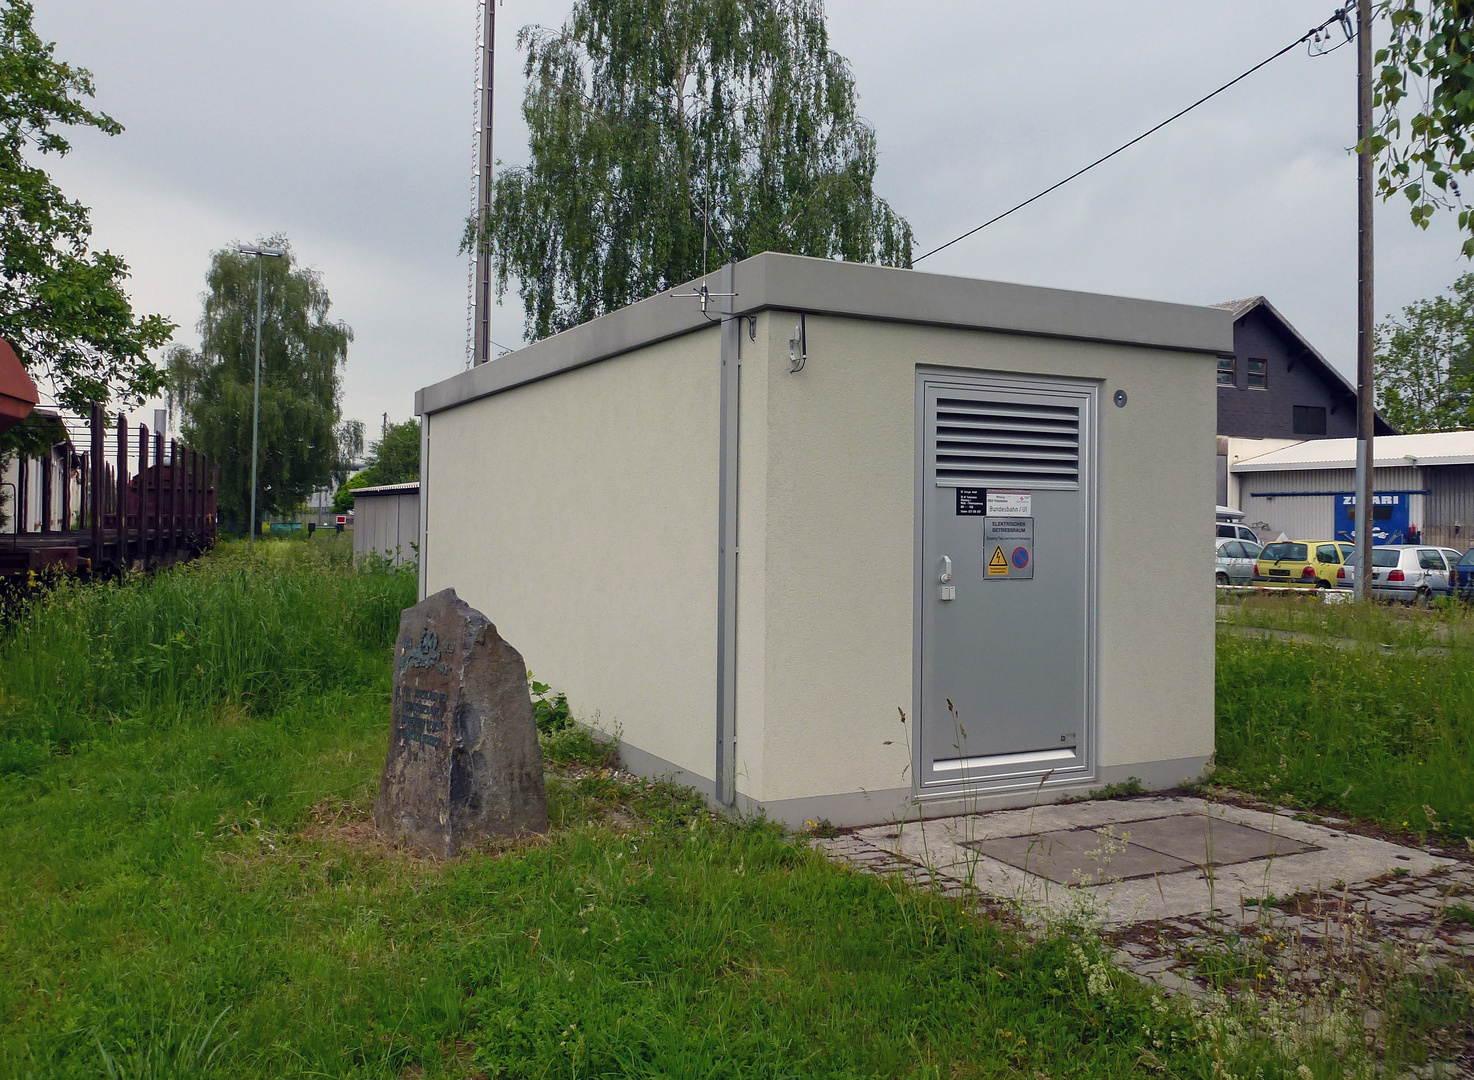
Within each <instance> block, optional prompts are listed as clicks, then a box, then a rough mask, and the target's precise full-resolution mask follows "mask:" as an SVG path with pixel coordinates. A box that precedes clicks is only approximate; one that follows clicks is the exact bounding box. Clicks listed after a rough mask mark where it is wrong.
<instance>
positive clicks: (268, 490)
mask: <svg viewBox="0 0 1474 1080" xmlns="http://www.w3.org/2000/svg"><path fill="white" fill-rule="evenodd" d="M260 243H261V244H262V245H263V246H270V247H278V248H283V249H286V250H287V255H286V256H285V257H283V258H273V259H267V258H258V257H257V256H255V255H242V254H240V253H239V252H237V251H236V250H235V248H234V247H230V248H225V249H223V250H221V251H217V252H215V253H214V255H213V256H211V259H210V269H209V272H208V273H207V274H206V276H205V284H206V288H207V291H206V293H205V311H204V315H203V316H202V317H201V319H200V324H199V331H200V349H199V351H198V352H196V351H194V350H193V349H187V348H183V347H178V348H174V349H171V350H170V352H169V361H168V367H169V396H170V403H171V405H178V407H179V408H180V410H181V411H182V412H183V414H184V423H183V425H182V430H183V433H184V438H185V440H186V441H187V442H188V443H189V444H190V445H191V446H193V447H195V448H197V449H199V450H201V451H202V452H204V453H206V454H209V455H210V457H211V459H212V460H214V461H215V462H216V463H217V464H218V465H219V466H220V489H219V492H220V494H219V505H220V515H221V520H222V521H223V522H225V523H226V524H227V526H230V527H233V528H236V529H239V530H241V531H244V530H245V527H246V525H247V521H246V519H247V518H248V517H249V515H250V503H251V417H252V408H253V404H252V402H253V394H254V390H255V387H254V382H255V365H256V354H255V349H256V285H257V281H258V275H260V280H261V282H262V297H263V301H262V308H263V316H262V325H261V431H260V440H261V444H260V466H259V468H260V479H259V492H258V494H257V499H256V504H257V513H258V514H282V513H288V512H290V511H292V510H294V509H296V508H297V507H299V506H301V505H302V503H303V502H305V501H306V499H307V496H308V495H309V494H311V493H312V492H314V491H317V490H319V489H321V488H325V487H327V485H328V482H329V481H330V480H331V479H332V478H333V476H334V474H335V473H337V472H339V471H341V469H340V450H339V446H340V441H341V437H342V436H344V434H345V433H344V432H343V431H341V430H340V429H339V426H338V420H339V402H340V400H341V398H342V391H343V379H342V372H341V368H342V366H343V364H344V363H346V362H347V359H348V343H349V342H351V341H352V340H353V331H352V330H351V329H349V327H348V325H347V324H346V323H342V322H331V321H329V319H328V311H329V309H330V308H331V307H332V300H331V299H329V297H328V290H327V287H326V286H325V285H324V284H323V281H322V275H321V274H319V273H318V272H317V271H316V270H310V269H302V268H298V266H297V264H296V259H295V257H294V256H293V255H292V254H291V247H290V244H289V243H288V241H287V239H286V238H285V237H283V236H274V237H271V238H270V239H269V240H263V241H261V242H260ZM350 441H351V439H350Z"/></svg>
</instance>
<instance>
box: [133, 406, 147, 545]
mask: <svg viewBox="0 0 1474 1080" xmlns="http://www.w3.org/2000/svg"><path fill="white" fill-rule="evenodd" d="M148 442H149V440H148V425H147V424H139V425H138V485H137V486H138V497H137V499H136V500H135V501H136V502H137V503H138V557H139V558H140V559H142V560H143V568H144V569H145V570H147V569H148V556H149V535H148Z"/></svg>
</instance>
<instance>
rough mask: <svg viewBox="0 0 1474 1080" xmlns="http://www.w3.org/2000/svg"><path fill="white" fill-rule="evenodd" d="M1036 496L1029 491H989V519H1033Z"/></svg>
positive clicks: (999, 489)
mask: <svg viewBox="0 0 1474 1080" xmlns="http://www.w3.org/2000/svg"><path fill="white" fill-rule="evenodd" d="M1033 516H1034V496H1033V493H1032V492H1028V491H1011V490H1009V489H1008V488H989V489H988V517H1033Z"/></svg>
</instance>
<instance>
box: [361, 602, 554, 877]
mask: <svg viewBox="0 0 1474 1080" xmlns="http://www.w3.org/2000/svg"><path fill="white" fill-rule="evenodd" d="M390 712H391V721H390V730H389V755H388V757H387V758H386V759H385V761H384V777H383V779H382V781H380V783H379V797H378V799H376V800H375V801H374V824H376V825H377V826H378V827H379V829H380V830H381V831H382V832H383V833H384V834H385V835H387V836H389V837H392V838H393V839H395V840H399V841H402V842H404V843H406V844H409V845H410V846H412V847H416V848H419V849H421V850H423V851H428V852H430V853H432V854H435V855H440V856H444V857H450V856H454V855H455V854H457V853H458V852H459V851H460V850H461V849H462V848H463V847H466V846H467V845H474V844H475V843H476V842H477V841H478V840H481V839H484V838H486V837H490V836H512V835H516V834H518V833H527V832H546V831H547V828H548V800H547V795H546V793H545V792H544V790H543V758H542V750H541V748H540V747H539V746H538V743H537V724H536V722H535V721H534V719H533V713H532V697H531V694H530V692H529V690H528V687H527V666H526V664H524V663H523V661H522V656H521V654H520V653H518V652H517V650H516V649H514V648H512V646H510V645H508V644H507V642H506V641H504V640H503V639H502V636H501V635H500V634H498V633H497V630H496V627H495V626H493V625H492V624H491V621H490V620H489V619H487V617H486V616H485V615H483V614H481V612H479V611H477V610H476V609H475V608H473V607H471V606H470V605H469V604H467V603H466V602H465V601H463V600H461V599H460V598H459V597H458V596H456V594H455V590H454V589H445V590H443V591H441V592H438V593H436V594H435V595H434V596H431V597H429V598H427V599H425V600H423V601H421V602H420V603H418V604H416V605H415V606H414V607H412V608H408V609H406V610H405V612H404V614H403V615H401V616H400V617H399V636H398V638H397V639H396V641H395V644H394V698H393V704H392V706H391V710H390Z"/></svg>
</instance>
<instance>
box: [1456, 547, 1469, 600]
mask: <svg viewBox="0 0 1474 1080" xmlns="http://www.w3.org/2000/svg"><path fill="white" fill-rule="evenodd" d="M1454 575H1455V581H1454V595H1455V596H1457V597H1458V598H1459V599H1460V600H1474V547H1471V548H1470V549H1469V550H1468V551H1466V552H1464V555H1463V557H1462V558H1461V559H1459V561H1458V565H1456V566H1455V567H1454Z"/></svg>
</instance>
